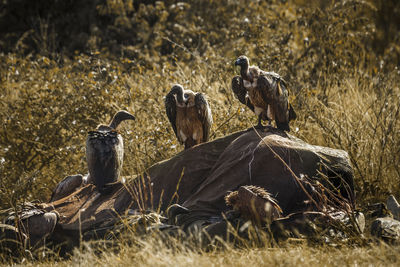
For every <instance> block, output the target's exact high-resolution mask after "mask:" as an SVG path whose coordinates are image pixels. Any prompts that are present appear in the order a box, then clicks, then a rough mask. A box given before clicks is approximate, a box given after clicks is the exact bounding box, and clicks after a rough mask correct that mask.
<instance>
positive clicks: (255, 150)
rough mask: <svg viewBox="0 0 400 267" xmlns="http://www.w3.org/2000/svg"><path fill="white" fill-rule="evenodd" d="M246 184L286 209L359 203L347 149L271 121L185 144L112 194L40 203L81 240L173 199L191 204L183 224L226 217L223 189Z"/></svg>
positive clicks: (81, 192) (62, 232)
mask: <svg viewBox="0 0 400 267" xmlns="http://www.w3.org/2000/svg"><path fill="white" fill-rule="evenodd" d="M328 180H329V181H328ZM323 184H324V185H325V186H326V188H325V189H327V188H329V185H330V184H333V185H334V186H335V187H337V188H338V189H339V191H340V193H341V194H342V196H343V197H342V198H341V197H338V198H336V200H335V201H336V202H335V203H334V202H330V201H328V200H327V199H328V198H327V197H324V196H321V194H320V193H321V192H322V191H323V190H322V191H321V190H319V189H320V188H322V187H323V186H322V185H323ZM243 185H256V186H259V187H262V188H264V189H265V190H266V191H267V192H269V193H270V194H271V195H272V197H274V198H275V199H276V200H277V203H278V204H279V206H280V207H281V208H282V211H283V215H284V216H286V215H288V214H291V213H294V212H302V211H306V210H318V211H319V209H320V208H323V207H322V206H323V205H329V204H335V206H336V205H339V204H343V203H345V206H346V207H348V208H351V207H353V206H354V196H353V194H354V190H353V174H352V167H351V164H350V161H349V158H348V155H347V153H346V152H345V151H343V150H337V149H331V148H326V147H320V146H314V145H310V144H307V143H305V142H303V141H301V140H299V139H297V138H295V137H293V136H290V135H287V134H286V133H284V132H282V131H278V130H276V129H272V128H266V129H265V130H263V131H257V132H256V131H255V130H254V129H249V130H246V131H241V132H236V133H233V134H231V135H228V136H226V137H223V138H220V139H217V140H214V141H211V142H208V143H204V144H201V145H198V146H195V147H193V148H191V149H188V150H185V151H182V152H181V153H179V154H178V155H176V156H175V157H173V158H171V159H168V160H165V161H162V162H160V163H157V164H155V165H153V166H152V167H150V168H149V169H148V170H147V171H146V173H145V174H143V175H141V176H138V177H137V178H136V179H134V180H133V181H130V182H129V183H127V184H121V183H116V184H114V185H113V187H112V188H111V190H110V192H109V193H108V194H104V195H101V194H100V193H99V192H98V191H97V190H96V188H95V186H93V185H90V184H89V185H87V186H84V187H80V188H78V189H77V191H75V192H73V193H72V194H70V195H68V196H66V197H64V198H61V199H58V200H56V201H54V202H51V203H46V204H43V205H42V207H43V208H44V209H45V210H46V211H47V212H50V211H52V210H56V211H57V213H58V214H59V220H58V223H57V227H56V228H55V230H54V234H53V235H52V236H53V237H54V239H55V240H58V241H60V240H62V239H64V238H74V239H75V240H78V234H79V232H80V231H81V232H82V233H84V232H85V231H88V230H93V229H95V228H96V227H99V225H104V224H107V223H108V222H113V221H115V220H118V218H120V217H119V216H120V215H123V214H125V213H127V212H128V211H131V210H135V209H139V210H144V209H153V210H157V209H160V210H161V211H165V210H166V209H167V207H168V206H170V205H171V204H173V203H178V204H180V205H183V206H184V207H186V208H187V210H188V212H187V214H185V216H184V217H183V218H182V220H180V224H182V225H190V224H193V223H195V222H198V221H207V220H211V221H212V220H215V218H222V217H221V213H223V212H227V211H228V210H229V208H228V207H227V206H226V204H225V201H224V197H225V195H226V194H227V193H228V192H230V191H234V190H237V189H238V188H239V187H240V186H243ZM138 188H140V190H139V189H138ZM151 191H152V194H151V193H150V192H151ZM326 191H327V190H325V191H324V192H326ZM311 197H312V198H316V200H313V199H311ZM337 202H341V203H337Z"/></svg>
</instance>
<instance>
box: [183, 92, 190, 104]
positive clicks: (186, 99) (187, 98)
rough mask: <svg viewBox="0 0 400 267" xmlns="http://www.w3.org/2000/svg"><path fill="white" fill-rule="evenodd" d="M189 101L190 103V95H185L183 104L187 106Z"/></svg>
mask: <svg viewBox="0 0 400 267" xmlns="http://www.w3.org/2000/svg"><path fill="white" fill-rule="evenodd" d="M188 101H189V95H188V94H183V102H184V103H185V104H187V102H188Z"/></svg>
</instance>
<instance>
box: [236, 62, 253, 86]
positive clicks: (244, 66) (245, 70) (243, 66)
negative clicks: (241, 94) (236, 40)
mask: <svg viewBox="0 0 400 267" xmlns="http://www.w3.org/2000/svg"><path fill="white" fill-rule="evenodd" d="M249 64H250V63H249V59H248V58H247V57H246V56H240V57H238V59H236V61H235V66H240V75H241V76H242V78H243V79H245V80H252V79H251V77H250V76H251V75H250V73H249Z"/></svg>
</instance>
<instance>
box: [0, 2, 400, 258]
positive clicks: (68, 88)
mask: <svg viewBox="0 0 400 267" xmlns="http://www.w3.org/2000/svg"><path fill="white" fill-rule="evenodd" d="M43 2H44V1H32V2H31V1H24V0H20V1H15V2H12V1H0V7H4V9H3V10H5V11H4V12H2V13H1V14H0V32H1V34H0V36H2V37H0V51H1V53H0V120H1V122H2V123H1V127H0V209H4V208H9V207H14V206H16V205H17V204H19V203H22V202H24V201H35V200H37V201H40V202H43V201H47V200H48V199H49V197H50V195H51V192H52V190H53V188H54V186H55V185H56V184H57V183H58V182H59V181H60V180H61V179H62V178H63V177H65V176H66V175H70V174H74V173H82V174H84V173H86V172H87V167H86V161H85V145H84V144H85V139H86V135H87V132H88V131H89V130H91V129H93V128H95V127H96V125H97V124H99V123H100V122H108V121H109V120H110V119H111V116H112V115H113V113H114V112H115V111H117V110H119V109H125V110H128V111H130V112H132V113H133V114H134V115H135V116H136V121H134V122H130V121H128V122H124V123H123V125H121V126H122V127H121V132H122V135H123V137H124V142H125V162H124V170H123V175H134V174H137V173H142V172H143V171H144V170H145V169H146V168H148V167H149V166H151V165H152V164H153V163H156V162H158V161H160V160H164V159H167V158H169V157H171V156H173V155H175V154H176V153H177V152H179V151H181V150H182V149H183V147H182V146H181V145H180V144H179V143H178V142H177V140H176V138H175V136H174V133H173V130H172V128H171V126H170V125H169V122H168V119H167V117H166V114H165V108H164V100H163V97H164V96H165V95H166V94H167V92H168V91H169V90H170V88H171V86H172V85H173V84H174V83H180V84H182V85H183V86H184V87H185V88H187V89H189V88H190V89H192V90H193V91H201V92H203V93H205V94H206V95H207V96H208V100H209V102H210V105H211V108H212V111H213V117H214V124H213V126H212V130H211V139H215V138H217V137H221V136H224V135H226V134H228V133H231V132H234V131H237V130H241V129H245V128H248V127H250V126H252V125H255V124H256V121H257V120H256V117H255V116H254V114H252V113H251V111H250V110H248V109H247V108H245V107H244V106H243V105H241V104H240V103H239V102H238V101H237V100H236V99H235V97H234V95H233V93H232V92H231V89H230V86H231V85H230V83H231V79H232V77H233V76H234V75H237V73H238V70H237V69H235V67H234V64H233V63H234V60H235V59H236V58H237V57H238V56H239V55H242V54H244V55H247V56H248V57H249V58H250V60H251V62H250V63H253V64H255V65H258V66H260V67H261V68H262V69H265V70H273V71H275V72H277V73H280V74H281V75H282V76H283V77H284V79H285V80H286V81H288V83H289V90H290V100H291V102H292V104H293V106H294V108H295V110H296V112H297V114H298V118H297V120H296V121H294V122H292V123H291V127H292V132H291V133H292V134H293V135H295V136H297V137H299V138H301V139H303V140H305V141H306V142H309V143H311V144H317V145H322V146H329V147H333V148H339V149H343V150H346V151H347V152H348V153H349V155H350V158H351V161H352V164H353V167H354V172H355V179H356V180H355V182H356V193H357V202H358V207H359V208H360V209H361V210H364V207H365V206H366V205H368V204H370V203H375V202H379V201H383V202H384V201H385V200H386V198H387V196H388V195H389V194H390V193H392V194H394V195H395V196H396V197H397V198H399V197H400V169H399V166H400V138H399V133H400V118H399V115H400V114H399V112H400V87H399V84H400V69H399V68H400V34H399V32H400V30H399V27H400V4H399V3H397V1H394V0H393V1H385V0H376V1H363V2H362V1H352V0H350V1H332V3H330V1H317V0H315V1H311V3H308V1H301V0H292V1H242V0H240V1H230V0H221V1H212V0H201V1H190V0H188V1H183V2H176V1H172V0H170V1H164V2H158V1H132V0H116V1H113V0H104V1H100V0H91V1H86V2H85V3H80V2H79V1H69V2H67V1H66V2H65V3H59V1H49V2H50V3H49V4H47V5H44V4H43ZM21 18H25V19H21ZM6 24H7V25H9V26H5V25H6ZM368 231H369V229H368V228H367V232H368ZM366 238H368V234H367V237H366ZM138 242H139V241H138ZM139 243H140V242H139ZM361 243H364V244H361ZM121 244H122V245H121V246H120V249H119V251H118V252H112V251H107V250H105V251H104V252H103V253H102V254H101V256H98V253H97V252H94V251H92V250H91V248H90V245H89V244H87V248H86V249H83V250H79V249H77V250H76V252H75V253H74V255H73V256H72V257H71V258H70V259H67V260H63V261H61V262H57V263H56V262H55V260H56V258H57V256H56V255H53V254H52V253H45V254H44V256H43V257H41V256H40V257H38V258H36V259H35V260H32V259H29V257H28V258H26V259H24V260H22V261H23V262H24V264H27V263H28V262H29V264H32V265H37V264H38V265H55V264H57V265H59V264H61V265H71V264H74V265H84V264H92V263H93V262H95V263H96V264H97V265H126V264H135V263H137V264H146V265H156V264H157V265H193V264H196V265H209V264H213V265H222V264H224V265H248V264H257V265H261V264H262V265H269V264H281V265H298V264H314V265H317V264H320V265H342V264H348V265H370V264H372V265H396V263H397V264H398V262H399V256H398V255H399V247H397V246H388V245H385V244H375V243H369V244H365V242H358V243H357V245H352V246H350V245H343V246H339V247H329V246H322V247H320V246H313V245H309V244H303V243H302V244H295V245H293V244H281V245H279V246H278V247H277V246H272V247H271V246H270V245H264V246H262V247H255V246H251V245H249V246H248V247H246V248H235V247H234V246H233V245H230V244H226V247H225V248H224V249H215V250H211V251H204V250H203V249H202V248H200V247H193V246H189V247H185V246H184V245H179V244H177V245H176V246H174V247H165V246H163V245H162V243H160V242H159V241H158V240H157V238H149V239H146V240H144V241H142V243H141V244H140V245H134V246H133V245H131V244H130V243H129V242H126V244H125V243H124V242H122V240H121ZM0 258H2V259H3V261H4V263H10V259H8V258H7V257H6V256H4V255H1V257H0ZM59 260H60V259H59ZM20 261H21V259H17V262H20ZM27 261H28V262H27Z"/></svg>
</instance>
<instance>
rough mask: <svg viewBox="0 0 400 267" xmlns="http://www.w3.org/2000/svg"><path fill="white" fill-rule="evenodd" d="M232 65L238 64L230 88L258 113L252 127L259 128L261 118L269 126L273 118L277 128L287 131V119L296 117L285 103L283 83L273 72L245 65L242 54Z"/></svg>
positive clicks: (285, 95) (287, 102) (285, 92)
mask: <svg viewBox="0 0 400 267" xmlns="http://www.w3.org/2000/svg"><path fill="white" fill-rule="evenodd" d="M235 65H236V66H240V76H235V77H234V78H233V79H232V90H233V92H234V93H235V95H236V96H237V98H238V99H239V101H240V102H241V103H243V104H245V105H246V106H248V107H249V108H250V109H251V110H252V111H253V112H254V113H255V114H256V115H257V116H258V124H257V126H256V127H257V128H262V127H263V126H262V123H261V120H268V122H269V125H271V121H272V120H275V123H276V126H277V128H278V129H280V130H285V131H288V132H289V131H290V127H289V121H290V120H294V119H295V118H296V113H295V112H294V110H293V107H292V106H291V105H290V103H289V99H288V96H289V92H288V90H287V88H286V82H285V81H284V80H283V79H282V78H281V76H279V74H277V73H275V72H266V71H263V70H261V69H259V68H258V67H256V66H249V59H248V58H247V57H246V56H240V57H239V58H238V59H237V60H236V61H235Z"/></svg>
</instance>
